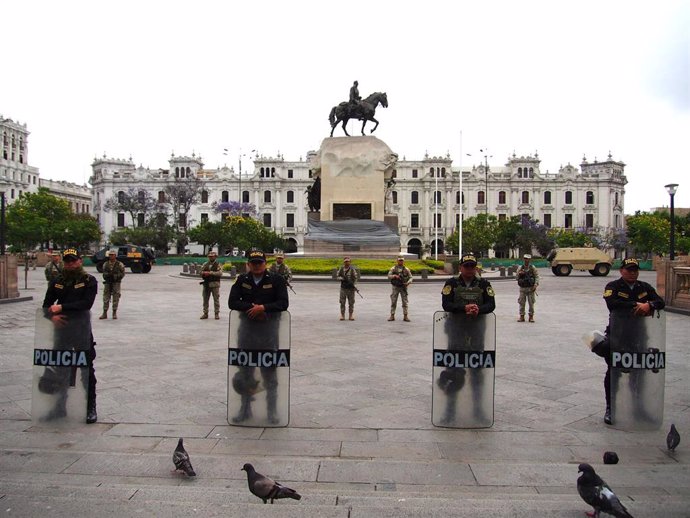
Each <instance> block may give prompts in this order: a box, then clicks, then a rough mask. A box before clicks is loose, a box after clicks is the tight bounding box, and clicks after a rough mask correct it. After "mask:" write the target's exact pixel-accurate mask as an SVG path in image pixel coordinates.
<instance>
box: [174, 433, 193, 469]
mask: <svg viewBox="0 0 690 518" xmlns="http://www.w3.org/2000/svg"><path fill="white" fill-rule="evenodd" d="M173 463H174V464H175V469H176V470H182V471H184V472H185V473H186V474H187V476H188V477H196V473H195V472H194V468H193V467H192V463H191V462H190V461H189V454H188V453H187V451H186V450H185V449H184V446H182V437H180V440H179V441H177V448H175V451H174V452H173Z"/></svg>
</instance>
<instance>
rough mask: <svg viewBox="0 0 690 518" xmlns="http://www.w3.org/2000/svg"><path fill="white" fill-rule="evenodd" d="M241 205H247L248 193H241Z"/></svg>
mask: <svg viewBox="0 0 690 518" xmlns="http://www.w3.org/2000/svg"><path fill="white" fill-rule="evenodd" d="M242 203H249V191H242Z"/></svg>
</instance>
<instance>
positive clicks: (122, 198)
mask: <svg viewBox="0 0 690 518" xmlns="http://www.w3.org/2000/svg"><path fill="white" fill-rule="evenodd" d="M117 202H118V203H124V202H125V192H124V191H117Z"/></svg>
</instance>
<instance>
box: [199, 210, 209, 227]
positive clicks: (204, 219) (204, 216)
mask: <svg viewBox="0 0 690 518" xmlns="http://www.w3.org/2000/svg"><path fill="white" fill-rule="evenodd" d="M201 223H202V225H203V224H204V223H208V213H207V212H202V213H201Z"/></svg>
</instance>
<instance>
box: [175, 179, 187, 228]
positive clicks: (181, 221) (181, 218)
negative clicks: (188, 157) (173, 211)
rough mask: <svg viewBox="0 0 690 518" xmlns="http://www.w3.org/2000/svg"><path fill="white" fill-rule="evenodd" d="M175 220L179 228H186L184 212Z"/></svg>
mask: <svg viewBox="0 0 690 518" xmlns="http://www.w3.org/2000/svg"><path fill="white" fill-rule="evenodd" d="M183 169H184V168H183ZM177 219H178V221H177V224H178V225H179V226H180V228H187V215H186V214H185V213H184V212H180V213H179V214H178V218H177Z"/></svg>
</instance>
